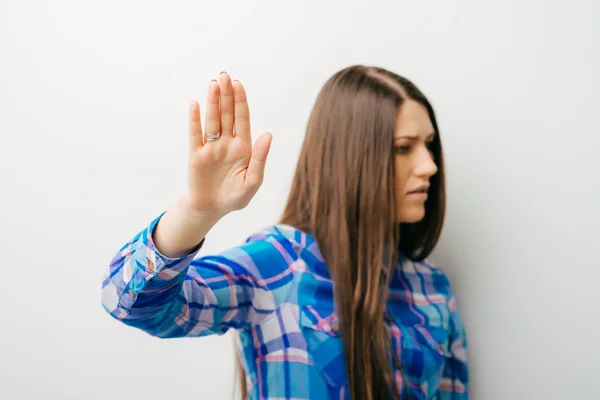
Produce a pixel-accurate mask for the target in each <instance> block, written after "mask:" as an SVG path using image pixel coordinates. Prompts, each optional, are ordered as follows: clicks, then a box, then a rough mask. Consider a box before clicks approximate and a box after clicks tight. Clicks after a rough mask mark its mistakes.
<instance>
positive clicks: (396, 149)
mask: <svg viewBox="0 0 600 400" xmlns="http://www.w3.org/2000/svg"><path fill="white" fill-rule="evenodd" d="M409 151H410V146H396V147H394V152H395V153H396V154H408V152H409Z"/></svg>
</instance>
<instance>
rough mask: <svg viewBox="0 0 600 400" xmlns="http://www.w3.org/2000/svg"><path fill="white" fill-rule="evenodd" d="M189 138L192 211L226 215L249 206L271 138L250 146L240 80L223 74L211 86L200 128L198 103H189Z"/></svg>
mask: <svg viewBox="0 0 600 400" xmlns="http://www.w3.org/2000/svg"><path fill="white" fill-rule="evenodd" d="M189 135H190V145H189V155H188V193H187V198H188V202H189V205H190V207H192V211H194V212H199V213H213V214H216V215H223V216H224V215H225V214H227V213H229V212H231V211H235V210H239V209H241V208H244V207H245V206H246V205H248V203H249V202H250V200H251V199H252V197H254V195H255V194H256V192H257V191H258V188H259V187H260V185H261V184H262V181H263V175H264V170H265V162H266V159H267V154H268V152H269V148H270V145H271V140H272V136H271V134H268V133H267V134H263V135H261V136H260V137H259V138H258V140H257V141H256V143H255V144H254V147H253V146H252V138H251V133H250V111H249V108H248V101H247V98H246V91H245V90H244V87H243V86H242V84H241V83H240V82H239V81H234V82H232V81H231V77H230V76H229V75H228V74H227V73H225V72H223V73H221V75H220V77H219V81H212V82H211V83H210V84H209V88H208V102H207V109H206V116H205V121H204V130H203V128H202V124H201V120H200V106H199V104H198V102H197V101H193V102H192V103H191V104H190V111H189ZM214 137H217V139H216V140H210V139H211V138H214Z"/></svg>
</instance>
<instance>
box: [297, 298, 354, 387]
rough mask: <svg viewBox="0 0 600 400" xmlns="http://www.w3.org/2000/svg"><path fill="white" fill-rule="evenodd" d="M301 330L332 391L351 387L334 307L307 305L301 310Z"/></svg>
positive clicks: (317, 366)
mask: <svg viewBox="0 0 600 400" xmlns="http://www.w3.org/2000/svg"><path fill="white" fill-rule="evenodd" d="M300 327H301V328H302V333H303V335H304V338H305V339H306V347H307V351H308V352H309V354H310V356H311V358H312V360H313V362H314V364H315V367H316V368H317V369H318V370H319V372H320V373H321V374H322V375H323V377H324V378H325V381H326V382H327V384H328V385H329V386H330V387H332V388H338V387H341V386H343V385H346V384H347V383H348V378H347V375H346V361H345V358H344V343H343V341H342V338H341V336H340V331H339V322H338V319H337V316H336V315H335V314H334V313H333V310H332V307H327V306H320V305H306V306H302V307H301V309H300Z"/></svg>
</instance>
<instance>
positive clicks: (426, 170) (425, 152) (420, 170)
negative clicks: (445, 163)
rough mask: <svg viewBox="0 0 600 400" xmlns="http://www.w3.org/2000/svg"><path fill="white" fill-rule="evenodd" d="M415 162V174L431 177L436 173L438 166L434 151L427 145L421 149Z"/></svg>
mask: <svg viewBox="0 0 600 400" xmlns="http://www.w3.org/2000/svg"><path fill="white" fill-rule="evenodd" d="M415 161H416V164H415V175H417V176H419V177H425V178H429V177H431V176H433V175H435V174H436V173H437V171H438V167H437V165H436V163H435V160H434V159H433V153H432V152H431V151H430V150H429V149H428V148H427V147H425V146H423V148H422V149H421V151H419V153H418V155H417V158H416V160H415Z"/></svg>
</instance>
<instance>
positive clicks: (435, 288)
mask: <svg viewBox="0 0 600 400" xmlns="http://www.w3.org/2000/svg"><path fill="white" fill-rule="evenodd" d="M400 268H401V271H402V273H403V274H404V275H405V277H406V278H408V279H409V280H413V281H417V282H419V284H420V285H426V286H429V287H427V288H426V289H427V291H429V292H434V293H437V294H441V295H444V296H445V297H453V292H452V284H451V282H450V279H449V278H448V275H447V274H446V272H445V271H444V270H443V269H442V267H440V266H439V265H438V264H436V263H435V262H434V261H432V260H431V259H430V258H425V259H424V260H416V261H413V260H410V259H408V258H402V260H401V266H400Z"/></svg>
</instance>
